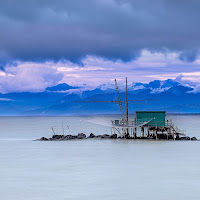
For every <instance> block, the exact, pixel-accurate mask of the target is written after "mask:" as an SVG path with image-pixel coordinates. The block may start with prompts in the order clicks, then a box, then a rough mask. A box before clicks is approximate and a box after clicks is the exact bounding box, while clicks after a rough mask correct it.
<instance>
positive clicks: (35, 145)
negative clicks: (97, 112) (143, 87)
mask: <svg viewBox="0 0 200 200" xmlns="http://www.w3.org/2000/svg"><path fill="white" fill-rule="evenodd" d="M113 118H115V117H113V116H94V117H92V116H87V117H0V127H1V131H0V199H2V200H27V199H29V200H40V199H41V200H51V199H52V200H63V199H66V200H90V199H91V200H100V199H101V200H102V199H104V200H111V199H112V200H130V199H137V200H138V199H139V200H140V199H145V200H146V199H147V200H152V199H153V200H157V199H158V200H169V199H176V200H177V199H181V200H183V199H185V200H186V199H187V200H188V199H192V200H194V199H198V200H199V199H200V192H199V188H200V156H199V153H200V142H199V141H196V142H194V141H134V140H76V141H57V142H55V141H54V142H39V141H37V142H36V141H32V140H33V139H36V138H40V137H41V136H46V137H50V136H51V135H52V132H51V129H50V127H51V126H55V129H56V127H57V132H58V133H61V131H62V129H61V128H60V127H61V122H62V121H63V122H64V127H65V129H66V132H67V133H69V131H70V133H71V134H77V133H78V132H84V133H86V134H89V133H91V132H93V133H95V134H104V133H110V127H109V125H110V120H111V119H113ZM168 118H172V119H173V121H174V123H175V124H177V126H178V127H179V128H181V129H184V130H186V131H187V135H189V136H196V137H197V138H200V128H199V125H200V123H199V122H200V115H174V116H169V117H168ZM67 125H69V127H70V130H68V129H67V128H66V126H67Z"/></svg>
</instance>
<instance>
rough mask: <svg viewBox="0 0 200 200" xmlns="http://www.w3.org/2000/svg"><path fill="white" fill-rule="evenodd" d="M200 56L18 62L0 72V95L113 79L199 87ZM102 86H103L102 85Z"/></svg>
mask: <svg viewBox="0 0 200 200" xmlns="http://www.w3.org/2000/svg"><path fill="white" fill-rule="evenodd" d="M199 66H200V57H197V59H196V60H195V61H194V62H192V63H188V62H184V61H182V60H180V59H179V55H178V54H176V53H168V54H163V53H151V52H149V51H142V52H141V56H140V58H138V59H137V60H131V61H129V62H123V61H121V60H117V61H113V60H108V59H105V58H102V57H96V56H87V57H85V58H83V59H82V60H81V64H78V63H73V62H70V61H69V60H62V61H58V62H55V61H46V62H42V63H41V62H16V63H15V64H7V65H6V67H5V69H4V70H0V93H10V92H42V91H44V90H45V89H46V88H47V87H51V86H54V85H57V84H59V83H67V84H69V85H72V86H79V87H83V88H86V89H94V88H95V87H97V86H99V85H101V84H105V83H109V84H108V85H106V86H105V87H109V85H110V86H112V85H113V84H114V79H115V78H116V79H117V80H118V81H119V82H124V81H125V77H126V76H127V77H128V81H129V84H133V85H134V83H136V82H143V83H144V82H146V83H147V82H149V81H153V80H166V79H174V80H175V81H178V82H179V83H181V84H183V85H188V86H190V87H196V86H197V85H198V84H199V82H200V81H199V80H200V68H199ZM102 87H103V86H102Z"/></svg>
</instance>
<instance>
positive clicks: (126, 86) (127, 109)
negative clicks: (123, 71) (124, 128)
mask: <svg viewBox="0 0 200 200" xmlns="http://www.w3.org/2000/svg"><path fill="white" fill-rule="evenodd" d="M127 90H128V84H127V77H126V121H127V123H128V91H127Z"/></svg>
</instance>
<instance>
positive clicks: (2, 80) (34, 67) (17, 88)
mask: <svg viewBox="0 0 200 200" xmlns="http://www.w3.org/2000/svg"><path fill="white" fill-rule="evenodd" d="M16 65H17V66H13V65H11V66H7V67H6V68H5V71H3V72H2V73H0V93H10V92H42V91H44V90H45V89H46V88H47V87H49V86H53V85H56V84H58V82H59V81H60V80H61V79H62V78H63V75H62V74H61V73H59V72H57V69H55V68H54V67H52V66H51V63H48V65H47V64H46V65H44V64H40V63H18V64H16Z"/></svg>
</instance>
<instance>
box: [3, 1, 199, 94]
mask: <svg viewBox="0 0 200 200" xmlns="http://www.w3.org/2000/svg"><path fill="white" fill-rule="evenodd" d="M199 10H200V1H199V0H190V1H188V0H181V1H180V0H84V1H80V0H79V1H78V0H68V1H66V0H58V1H53V0H29V1H27V0H7V1H4V0H0V92H1V93H9V92H27V91H28V92H42V91H44V90H45V88H46V87H49V86H53V85H57V84H59V83H68V84H71V85H78V86H81V85H87V87H96V86H98V85H100V84H103V83H106V82H112V81H113V79H115V78H117V79H119V80H123V79H124V78H125V77H126V76H127V77H128V79H129V81H130V82H149V81H152V80H155V79H158V80H165V79H168V78H171V79H176V80H179V81H180V82H182V83H190V84H193V85H196V86H197V85H199V82H200V81H199V80H200V67H199V66H200V65H199V64H200V26H199V19H200V12H199Z"/></svg>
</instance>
